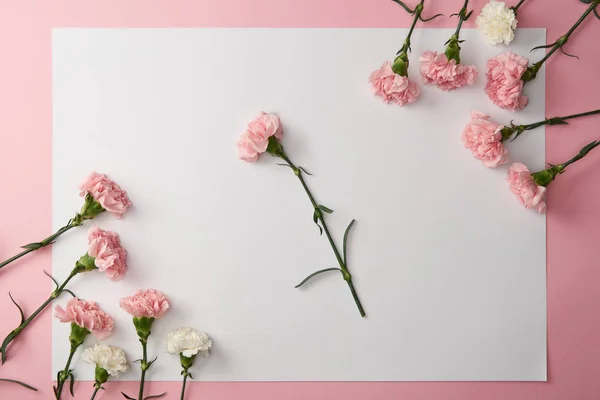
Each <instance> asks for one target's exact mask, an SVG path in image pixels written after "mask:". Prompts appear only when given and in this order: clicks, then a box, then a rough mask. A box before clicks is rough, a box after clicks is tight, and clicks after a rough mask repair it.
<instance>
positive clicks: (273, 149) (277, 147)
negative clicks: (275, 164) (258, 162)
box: [267, 136, 284, 158]
mask: <svg viewBox="0 0 600 400" xmlns="http://www.w3.org/2000/svg"><path fill="white" fill-rule="evenodd" d="M267 153H269V154H270V155H272V156H273V157H280V158H283V156H284V152H283V146H282V145H281V143H279V140H278V139H277V138H276V137H275V136H271V137H270V138H269V143H268V145H267Z"/></svg>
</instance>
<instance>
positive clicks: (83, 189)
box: [79, 172, 131, 218]
mask: <svg viewBox="0 0 600 400" xmlns="http://www.w3.org/2000/svg"><path fill="white" fill-rule="evenodd" d="M79 190H80V193H79V194H80V195H81V196H82V197H84V196H85V195H87V194H88V193H89V194H90V195H91V196H92V197H93V198H94V200H96V201H97V202H98V203H100V205H101V206H102V208H104V209H105V210H106V211H108V212H110V213H112V214H114V215H115V216H116V217H117V218H121V216H122V215H123V214H124V213H125V211H126V210H127V208H129V207H131V201H130V200H129V196H127V192H126V191H124V190H123V189H121V187H120V186H119V185H118V184H117V183H116V182H114V181H112V180H110V179H108V178H107V177H106V175H104V174H99V173H98V172H92V173H91V174H90V175H89V176H88V177H87V178H86V179H85V181H84V182H83V183H82V184H81V185H79Z"/></svg>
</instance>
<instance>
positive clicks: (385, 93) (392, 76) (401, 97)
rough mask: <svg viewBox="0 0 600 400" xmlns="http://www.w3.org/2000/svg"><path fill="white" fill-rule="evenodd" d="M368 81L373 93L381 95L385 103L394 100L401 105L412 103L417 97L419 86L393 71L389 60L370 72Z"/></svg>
mask: <svg viewBox="0 0 600 400" xmlns="http://www.w3.org/2000/svg"><path fill="white" fill-rule="evenodd" d="M369 82H370V83H371V86H372V87H373V93H374V94H375V95H376V96H381V97H382V98H383V101H384V102H385V103H389V102H394V103H396V104H398V105H399V106H403V105H405V104H410V103H414V102H415V101H416V100H417V97H419V93H420V90H419V87H418V86H417V85H416V84H415V83H414V82H413V81H411V80H409V79H408V78H407V77H406V76H401V75H398V74H397V73H395V72H394V71H393V70H392V63H391V62H389V61H386V62H384V63H383V65H382V66H381V68H379V69H378V70H376V71H374V72H373V73H372V74H371V76H370V78H369Z"/></svg>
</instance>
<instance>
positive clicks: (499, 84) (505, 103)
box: [485, 51, 529, 111]
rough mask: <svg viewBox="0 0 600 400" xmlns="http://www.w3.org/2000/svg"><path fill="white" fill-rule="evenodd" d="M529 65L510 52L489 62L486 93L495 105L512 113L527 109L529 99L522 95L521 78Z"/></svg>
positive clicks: (522, 58) (525, 60)
mask: <svg viewBox="0 0 600 400" xmlns="http://www.w3.org/2000/svg"><path fill="white" fill-rule="evenodd" d="M528 65H529V60H527V59H526V58H525V57H521V56H519V55H517V54H515V53H512V52H510V51H508V52H506V53H503V54H500V55H498V56H497V57H495V58H492V59H491V60H488V62H487V66H488V72H487V80H488V81H487V84H486V85H485V93H486V94H487V95H488V97H489V98H490V100H492V102H493V103H494V104H495V105H497V106H498V107H501V108H504V109H507V110H511V111H518V110H522V109H523V108H525V106H526V105H527V103H528V102H529V99H528V98H527V97H526V96H523V95H522V92H523V85H525V82H523V80H522V79H521V77H522V76H523V74H524V73H525V71H527V67H528Z"/></svg>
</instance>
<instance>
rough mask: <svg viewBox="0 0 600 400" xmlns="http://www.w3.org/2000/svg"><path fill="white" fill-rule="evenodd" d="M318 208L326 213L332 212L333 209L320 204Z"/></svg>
mask: <svg viewBox="0 0 600 400" xmlns="http://www.w3.org/2000/svg"><path fill="white" fill-rule="evenodd" d="M318 208H319V210H321V211H323V212H325V213H327V214H332V213H333V210H332V209H331V208H328V207H325V206H324V205H322V204H321V205H320V206H319V207H318Z"/></svg>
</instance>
